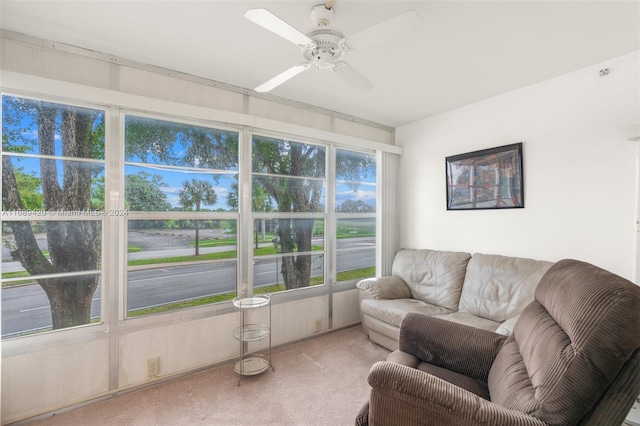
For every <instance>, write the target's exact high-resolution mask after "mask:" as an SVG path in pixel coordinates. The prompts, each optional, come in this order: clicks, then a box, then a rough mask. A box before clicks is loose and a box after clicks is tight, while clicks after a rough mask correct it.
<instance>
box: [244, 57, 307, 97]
mask: <svg viewBox="0 0 640 426" xmlns="http://www.w3.org/2000/svg"><path fill="white" fill-rule="evenodd" d="M310 66H311V64H300V65H294V66H292V67H291V68H289V69H288V70H286V71H285V72H282V73H280V74H278V75H276V76H275V77H273V78H272V79H271V80H269V81H267V82H264V83H262V84H261V85H260V86H258V87H256V88H255V91H256V92H268V91H270V90H273V89H275V88H276V87H278V86H280V85H281V84H282V83H284V82H285V81H287V80H289V79H291V78H293V77H295V76H296V75H298V74H300V73H301V72H302V71H306V70H308V69H309V67H310Z"/></svg>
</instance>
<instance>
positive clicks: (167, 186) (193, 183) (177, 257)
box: [124, 115, 238, 317]
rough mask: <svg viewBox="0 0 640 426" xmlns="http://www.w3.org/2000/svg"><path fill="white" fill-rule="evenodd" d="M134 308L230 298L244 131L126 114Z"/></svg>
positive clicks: (136, 312) (141, 311) (130, 306)
mask: <svg viewBox="0 0 640 426" xmlns="http://www.w3.org/2000/svg"><path fill="white" fill-rule="evenodd" d="M124 125H125V132H124V133H125V163H124V166H125V167H124V171H125V177H124V178H125V184H124V189H125V191H124V192H125V208H126V209H127V210H128V215H127V315H128V316H129V317H135V316H140V315H147V314H152V313H159V312H166V311H170V310H176V309H183V308H189V307H194V306H200V305H203V304H209V303H215V302H221V301H226V300H231V299H232V298H233V297H235V294H236V282H237V278H236V277H237V263H238V260H237V258H238V255H237V249H236V245H237V240H236V238H237V210H238V203H237V200H238V195H237V191H238V184H237V183H238V133H237V132H233V131H227V130H220V129H215V128H211V127H204V126H197V125H193V124H185V123H179V122H174V121H166V120H158V119H155V118H149V117H141V116H135V115H126V117H125V124H124Z"/></svg>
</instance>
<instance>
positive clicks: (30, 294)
mask: <svg viewBox="0 0 640 426" xmlns="http://www.w3.org/2000/svg"><path fill="white" fill-rule="evenodd" d="M3 270H4V265H3ZM12 272H13V271H12ZM3 275H4V273H3ZM45 281H46V283H45ZM39 283H42V284H39ZM43 285H47V286H49V291H50V292H51V291H52V289H53V293H55V294H58V295H60V294H62V293H64V292H65V291H68V290H69V289H70V288H75V289H77V290H79V291H82V292H84V296H83V297H86V299H87V300H86V302H83V306H82V311H83V312H82V317H83V323H85V324H88V323H98V322H99V321H100V294H101V288H100V287H101V286H100V275H98V274H92V275H79V276H66V277H62V276H60V277H57V278H49V279H47V280H35V279H30V278H26V279H24V280H21V281H13V282H3V283H2V338H3V339H4V338H10V337H18V336H24V335H30V334H36V333H42V332H45V331H50V330H52V324H53V322H52V317H53V312H52V310H51V306H52V304H51V302H50V301H49V298H48V297H47V294H46V293H45V291H44V289H43ZM87 287H88V289H87V290H86V292H85V290H84V289H85V288H87ZM57 317H58V315H56V318H57ZM85 317H86V319H85ZM56 322H58V321H56ZM73 325H80V324H73ZM70 326H71V325H69V327H70ZM57 328H65V327H57Z"/></svg>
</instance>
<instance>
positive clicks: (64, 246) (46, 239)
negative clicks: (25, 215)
mask: <svg viewBox="0 0 640 426" xmlns="http://www.w3.org/2000/svg"><path fill="white" fill-rule="evenodd" d="M70 213H72V212H70ZM101 236H102V222H100V221H83V220H82V221H81V220H73V221H53V220H49V221H30V222H27V221H15V222H13V221H7V222H3V223H2V278H3V279H7V278H18V277H26V276H38V275H49V274H60V273H66V272H81V271H95V270H98V269H100V261H101V259H100V255H101V253H100V247H101ZM38 282H39V283H42V284H45V285H47V282H46V280H40V281H38ZM94 289H95V288H94ZM87 291H89V290H87Z"/></svg>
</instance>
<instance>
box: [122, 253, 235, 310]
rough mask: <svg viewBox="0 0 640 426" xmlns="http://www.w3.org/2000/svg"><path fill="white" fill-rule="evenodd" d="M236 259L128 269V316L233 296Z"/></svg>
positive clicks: (194, 305)
mask: <svg viewBox="0 0 640 426" xmlns="http://www.w3.org/2000/svg"><path fill="white" fill-rule="evenodd" d="M236 274H237V270H236V261H235V260H232V261H222V262H215V263H199V264H192V265H184V266H169V267H162V268H151V269H142V270H130V271H129V272H128V273H127V312H128V316H129V317H135V316H140V315H149V314H154V313H160V312H167V311H173V310H177V309H186V308H193V307H196V306H201V305H206V304H211V303H217V302H225V301H229V300H232V299H233V298H234V297H236Z"/></svg>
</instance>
